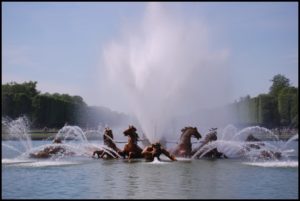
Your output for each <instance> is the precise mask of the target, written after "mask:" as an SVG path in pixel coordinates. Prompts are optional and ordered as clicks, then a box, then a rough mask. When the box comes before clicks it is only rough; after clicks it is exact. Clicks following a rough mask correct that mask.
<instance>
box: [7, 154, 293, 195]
mask: <svg viewBox="0 0 300 201" xmlns="http://www.w3.org/2000/svg"><path fill="white" fill-rule="evenodd" d="M43 162H44V165H45V166H42V165H40V166H39V165H21V166H20V164H21V163H19V164H4V165H3V164H2V184H3V185H2V195H3V198H28V199H31V198H47V199H48V198H49V199H51V198H53V199H55V198H56V199H58V198H60V199H62V198H76V199H79V198H80V199H81V198H82V199H84V198H85V199H88V198H95V199H97V198H103V199H105V198H120V199H122V198H134V199H144V198H182V199H185V198H200V199H206V198H208V199H222V198H228V199H229V198H249V199H250V198H297V196H298V168H297V167H298V166H297V167H288V166H286V167H284V168H283V167H280V168H278V167H277V168H266V167H260V166H251V165H247V164H244V162H243V161H240V160H234V159H227V160H226V159H220V160H193V161H191V162H188V163H187V162H185V161H177V162H170V163H169V162H167V163H162V164H158V163H157V164H155V163H152V164H150V163H149V162H144V161H140V162H134V163H128V162H124V161H122V160H107V161H104V160H96V159H90V160H86V159H82V160H77V162H78V164H76V165H72V164H70V163H71V162H72V161H60V162H52V163H55V164H56V166H52V165H51V162H49V161H48V163H50V164H48V165H47V164H46V161H38V162H36V163H38V164H43ZM67 162H69V164H68V165H66V164H67ZM20 178H22V179H20Z"/></svg>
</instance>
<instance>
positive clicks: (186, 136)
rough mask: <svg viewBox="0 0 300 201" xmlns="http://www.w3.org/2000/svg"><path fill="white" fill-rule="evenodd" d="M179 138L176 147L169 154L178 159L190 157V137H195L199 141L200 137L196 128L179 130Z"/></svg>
mask: <svg viewBox="0 0 300 201" xmlns="http://www.w3.org/2000/svg"><path fill="white" fill-rule="evenodd" d="M181 132H182V134H181V136H180V139H179V143H178V145H177V146H176V147H175V149H174V150H173V151H171V153H172V154H173V155H175V156H179V157H191V154H192V143H191V137H192V136H193V137H195V138H196V139H197V140H199V139H200V138H201V137H202V136H201V134H200V133H199V132H198V130H197V128H196V127H185V128H183V129H181Z"/></svg>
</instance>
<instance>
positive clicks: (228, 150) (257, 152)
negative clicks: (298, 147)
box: [191, 125, 298, 161]
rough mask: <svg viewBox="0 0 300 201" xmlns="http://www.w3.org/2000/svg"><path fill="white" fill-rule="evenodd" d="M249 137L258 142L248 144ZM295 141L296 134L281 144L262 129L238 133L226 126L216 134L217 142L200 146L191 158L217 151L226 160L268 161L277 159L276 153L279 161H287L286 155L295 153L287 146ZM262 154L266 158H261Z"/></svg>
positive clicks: (274, 136) (245, 129) (236, 130)
mask: <svg viewBox="0 0 300 201" xmlns="http://www.w3.org/2000/svg"><path fill="white" fill-rule="evenodd" d="M249 135H254V136H255V138H257V139H260V140H259V141H254V142H249V141H247V137H248V136H249ZM266 139H267V140H266ZM296 139H298V134H296V135H294V136H293V137H291V138H290V139H289V140H288V141H287V142H283V141H281V140H279V139H278V137H277V136H276V135H275V134H274V133H273V132H272V131H271V130H269V129H267V128H264V127H260V126H251V127H246V128H244V129H241V130H240V131H238V129H237V128H235V127H234V126H233V125H228V126H226V127H225V128H224V129H223V130H222V131H220V132H219V133H218V140H216V141H212V142H209V143H207V144H206V145H204V146H202V147H201V148H200V149H199V150H197V152H196V153H195V154H194V155H193V156H192V157H191V158H192V159H195V158H202V157H203V156H205V154H206V153H209V152H210V151H212V150H213V149H217V150H218V151H219V152H221V153H223V154H225V155H226V156H227V157H228V158H246V159H250V160H251V161H255V160H261V159H270V158H269V157H271V159H278V158H277V155H276V154H277V153H278V154H280V155H278V157H280V158H281V159H288V153H291V152H293V151H295V150H293V149H288V148H287V147H288V144H289V143H290V142H291V141H293V140H296ZM262 154H265V155H264V156H267V157H263V156H262ZM273 154H274V156H273Z"/></svg>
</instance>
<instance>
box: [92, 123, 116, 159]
mask: <svg viewBox="0 0 300 201" xmlns="http://www.w3.org/2000/svg"><path fill="white" fill-rule="evenodd" d="M113 139H114V135H113V132H112V130H111V129H110V128H105V130H104V134H103V142H104V144H105V145H106V146H107V147H108V148H109V149H106V148H103V149H102V150H96V151H94V153H93V157H94V156H95V155H97V156H98V158H103V159H112V158H119V153H120V152H121V150H120V149H119V148H118V147H117V145H116V144H115V142H114V141H113Z"/></svg>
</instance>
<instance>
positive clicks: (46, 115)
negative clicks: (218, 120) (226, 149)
mask: <svg viewBox="0 0 300 201" xmlns="http://www.w3.org/2000/svg"><path fill="white" fill-rule="evenodd" d="M271 81H272V85H271V87H270V90H269V93H267V94H259V95H258V96H257V97H253V98H251V97H250V96H249V95H248V96H246V97H242V98H240V100H239V101H235V102H234V103H232V104H230V105H229V109H230V111H231V112H232V113H233V114H234V118H235V119H234V123H235V124H238V125H240V126H251V125H260V126H264V127H267V128H274V127H290V128H298V88H296V87H293V86H291V85H290V81H289V79H288V78H286V77H285V76H283V75H281V74H278V75H275V76H274V77H273V79H272V80H271ZM36 85H37V82H34V81H29V82H24V83H20V84H19V83H16V82H10V83H7V84H2V117H9V118H12V119H15V118H17V117H19V116H22V115H26V116H27V117H28V118H29V120H30V121H31V123H32V127H33V128H44V127H48V128H61V127H63V126H64V125H65V124H66V123H67V124H70V125H79V126H80V127H83V128H97V127H98V125H99V123H101V124H102V125H108V126H111V127H114V126H121V125H124V124H127V123H128V122H132V121H134V122H136V120H134V119H133V118H132V117H130V116H128V115H126V114H123V113H118V112H114V111H111V110H110V109H108V108H105V107H98V106H97V107H96V106H88V105H87V104H86V103H85V102H84V100H83V98H82V97H80V96H70V95H68V94H59V93H54V94H49V93H41V92H39V91H38V90H37V89H36Z"/></svg>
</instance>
